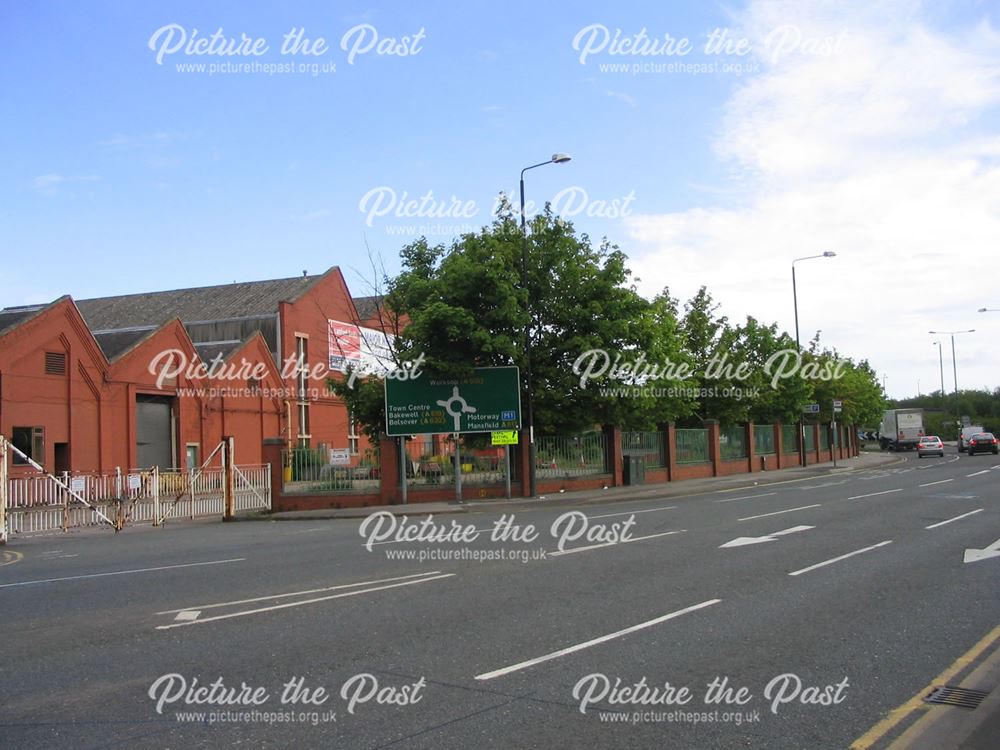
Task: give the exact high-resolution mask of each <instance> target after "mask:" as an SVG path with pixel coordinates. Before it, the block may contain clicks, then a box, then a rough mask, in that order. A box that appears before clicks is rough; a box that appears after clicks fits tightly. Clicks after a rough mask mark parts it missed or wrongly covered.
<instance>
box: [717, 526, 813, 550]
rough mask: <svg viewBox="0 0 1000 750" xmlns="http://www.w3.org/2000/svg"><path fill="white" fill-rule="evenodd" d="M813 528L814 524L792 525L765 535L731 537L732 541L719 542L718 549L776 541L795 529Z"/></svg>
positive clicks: (794, 531)
mask: <svg viewBox="0 0 1000 750" xmlns="http://www.w3.org/2000/svg"><path fill="white" fill-rule="evenodd" d="M815 528H816V527H815V526H792V528H790V529H785V530H784V531H775V532H774V533H773V534H768V535H767V536H741V537H737V538H736V539H733V540H732V541H729V542H726V543H725V544H720V545H719V549H724V548H726V547H745V546H746V545H748V544H761V543H762V542H776V541H778V537H779V536H785V534H794V533H796V532H797V531H808V530H809V529H815Z"/></svg>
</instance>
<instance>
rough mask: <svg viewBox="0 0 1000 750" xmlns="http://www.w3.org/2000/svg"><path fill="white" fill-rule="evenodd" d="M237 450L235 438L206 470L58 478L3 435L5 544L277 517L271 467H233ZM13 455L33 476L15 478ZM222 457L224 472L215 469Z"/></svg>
mask: <svg viewBox="0 0 1000 750" xmlns="http://www.w3.org/2000/svg"><path fill="white" fill-rule="evenodd" d="M233 447H234V446H233V440H232V438H229V439H227V440H225V441H223V442H221V443H220V444H219V445H218V446H216V449H215V450H214V451H212V454H211V455H210V456H209V457H208V459H207V460H206V461H205V463H204V464H203V465H202V466H201V467H200V468H198V469H192V470H187V471H185V470H169V471H160V470H159V469H158V468H154V469H152V470H139V469H134V470H130V471H128V472H122V471H121V469H116V470H115V472H114V473H108V474H100V473H91V474H80V473H78V474H69V473H66V474H63V475H60V476H56V475H53V474H49V473H47V472H45V470H44V469H43V468H42V467H41V466H39V465H38V464H37V463H35V462H34V461H32V460H31V459H30V458H28V457H27V456H25V455H24V454H23V453H21V451H19V450H18V449H17V448H15V447H14V446H13V445H12V444H11V443H10V442H9V441H7V440H6V439H5V438H3V437H2V436H0V544H3V543H4V542H5V541H6V540H7V537H8V536H9V535H10V534H29V533H36V532H45V531H48V532H51V531H59V530H62V531H66V530H68V529H71V528H81V527H85V526H98V525H101V524H107V525H108V526H110V527H111V528H113V529H115V530H116V531H118V530H121V529H122V528H124V527H125V526H127V525H128V524H137V523H152V524H153V525H154V526H155V525H160V524H163V523H164V522H166V521H168V520H176V519H184V518H187V519H194V518H199V517H206V516H223V517H224V518H232V517H233V516H234V515H235V514H236V513H237V512H240V511H252V510H270V509H271V470H270V466H269V465H267V464H257V465H245V466H236V465H235V464H232V462H231V461H230V457H231V456H232V455H233ZM14 453H17V454H19V455H20V456H21V457H22V459H24V460H25V461H27V462H28V463H29V465H30V466H31V467H32V469H34V472H33V473H32V474H30V475H26V476H18V477H11V476H9V469H8V462H9V459H10V457H11V456H12V455H13V454H14ZM217 455H218V456H219V458H220V464H221V465H216V466H210V464H211V463H212V461H213V460H214V459H215V457H216V456H217Z"/></svg>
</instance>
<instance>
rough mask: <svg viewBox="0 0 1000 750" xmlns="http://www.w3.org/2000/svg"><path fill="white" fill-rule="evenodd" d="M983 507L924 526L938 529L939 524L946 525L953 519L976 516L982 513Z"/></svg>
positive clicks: (958, 519) (959, 519)
mask: <svg viewBox="0 0 1000 750" xmlns="http://www.w3.org/2000/svg"><path fill="white" fill-rule="evenodd" d="M982 512H983V509H982V508H979V509H978V510H974V511H971V512H969V513H963V514H962V515H960V516H955V517H954V518H949V519H948V520H947V521H940V522H938V523H932V524H931V525H930V526H924V528H925V529H936V528H937V527H938V526H944V525H945V524H946V523H951V522H952V521H961V520H962V519H963V518H968V517H969V516H974V515H976V513H982Z"/></svg>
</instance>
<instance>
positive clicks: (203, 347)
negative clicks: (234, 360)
mask: <svg viewBox="0 0 1000 750" xmlns="http://www.w3.org/2000/svg"><path fill="white" fill-rule="evenodd" d="M259 335H260V334H258V333H254V334H253V336H259ZM250 338H252V336H251V337H250ZM247 341H249V338H248V339H247ZM244 344H246V341H239V340H232V341H205V342H203V343H198V344H195V345H194V350H195V351H196V352H198V356H199V357H201V361H202V362H205V363H208V362H212V361H213V360H216V359H222V360H223V361H225V360H227V359H229V357H230V355H232V354H233V353H234V352H235V351H236V350H237V349H241V348H243V345H244ZM265 346H266V344H265Z"/></svg>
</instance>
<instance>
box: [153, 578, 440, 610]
mask: <svg viewBox="0 0 1000 750" xmlns="http://www.w3.org/2000/svg"><path fill="white" fill-rule="evenodd" d="M440 572H441V571H440V570H429V571H427V572H426V573H411V574H410V575H405V576H394V577H393V578H379V579H377V580H374V581H359V582H358V583H342V584H338V585H337V586H325V587H323V588H320V589H306V590H305V591H291V592H289V593H287V594H271V595H270V596H257V597H254V598H253V599H237V600H236V601H231V602H216V603H215V604H196V605H195V606H193V607H181V608H180V609H166V610H164V611H162V612H157V613H156V614H158V615H172V614H174V613H175V612H188V611H190V610H192V609H216V608H217V607H233V606H236V605H237V604H254V603H256V602H267V601H274V600H275V599H284V598H285V597H287V596H306V595H307V594H321V593H323V592H324V591H336V590H337V589H351V588H356V587H357V586H375V585H378V584H380V583H393V582H394V581H408V580H410V579H412V578H423V577H424V576H433V575H437V574H438V573H440Z"/></svg>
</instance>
